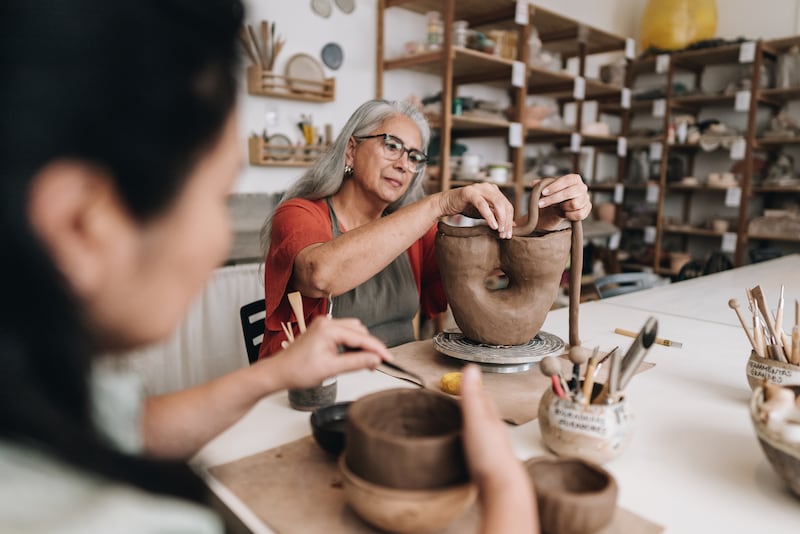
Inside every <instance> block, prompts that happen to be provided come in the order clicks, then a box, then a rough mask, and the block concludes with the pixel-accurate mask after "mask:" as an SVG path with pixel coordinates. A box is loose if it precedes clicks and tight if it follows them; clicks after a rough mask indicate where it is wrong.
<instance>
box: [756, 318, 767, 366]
mask: <svg viewBox="0 0 800 534" xmlns="http://www.w3.org/2000/svg"><path fill="white" fill-rule="evenodd" d="M753 341H754V342H755V347H756V349H755V350H756V354H758V355H759V356H761V357H762V358H766V357H767V343H766V341H764V328H763V326H762V325H761V320H760V319H759V318H758V315H757V314H756V315H753Z"/></svg>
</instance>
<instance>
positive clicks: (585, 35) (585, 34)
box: [578, 24, 589, 44]
mask: <svg viewBox="0 0 800 534" xmlns="http://www.w3.org/2000/svg"><path fill="white" fill-rule="evenodd" d="M578 42H579V43H583V44H586V43H588V42H589V27H588V26H586V24H579V25H578Z"/></svg>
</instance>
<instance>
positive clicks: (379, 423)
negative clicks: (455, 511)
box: [345, 388, 469, 490]
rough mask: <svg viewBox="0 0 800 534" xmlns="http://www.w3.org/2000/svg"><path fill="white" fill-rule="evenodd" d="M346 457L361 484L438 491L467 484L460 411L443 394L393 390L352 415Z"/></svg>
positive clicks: (360, 403)
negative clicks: (367, 482) (362, 482)
mask: <svg viewBox="0 0 800 534" xmlns="http://www.w3.org/2000/svg"><path fill="white" fill-rule="evenodd" d="M348 421H349V424H348V426H347V436H346V442H347V445H346V447H345V457H346V458H347V465H348V467H349V468H350V469H351V470H352V471H353V473H355V474H356V475H357V476H359V477H360V478H363V479H365V480H367V481H369V482H372V483H374V484H378V485H380V486H386V487H388V488H395V489H407V490H418V489H434V488H441V487H443V486H449V485H453V484H461V483H464V482H466V481H467V480H468V479H469V473H468V471H467V467H466V463H465V461H464V451H463V448H462V445H461V429H462V421H461V409H460V407H459V405H458V402H457V401H456V400H454V399H452V398H450V397H447V396H445V395H444V394H441V393H437V392H434V391H429V390H424V389H405V388H399V389H390V390H385V391H379V392H377V393H373V394H371V395H367V396H365V397H362V398H360V399H358V400H356V401H355V402H353V404H351V405H350V409H349V410H348Z"/></svg>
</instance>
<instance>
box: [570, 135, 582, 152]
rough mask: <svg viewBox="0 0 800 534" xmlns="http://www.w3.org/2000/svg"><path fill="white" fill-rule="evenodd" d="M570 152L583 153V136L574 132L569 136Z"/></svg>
mask: <svg viewBox="0 0 800 534" xmlns="http://www.w3.org/2000/svg"><path fill="white" fill-rule="evenodd" d="M569 150H570V152H580V151H581V134H579V133H577V132H572V133H571V134H570V136H569Z"/></svg>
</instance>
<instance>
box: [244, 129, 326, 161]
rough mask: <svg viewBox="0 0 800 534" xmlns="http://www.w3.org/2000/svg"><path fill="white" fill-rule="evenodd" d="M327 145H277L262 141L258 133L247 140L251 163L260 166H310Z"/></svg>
mask: <svg viewBox="0 0 800 534" xmlns="http://www.w3.org/2000/svg"><path fill="white" fill-rule="evenodd" d="M328 148H330V146H329V145H302V146H294V145H283V144H281V145H278V144H270V143H267V142H266V141H264V138H263V137H261V136H259V135H253V136H251V137H250V139H248V140H247V149H248V156H249V160H250V164H251V165H258V166H261V167H310V166H311V165H312V164H313V163H314V162H315V161H316V160H317V158H319V157H320V156H321V155H322V153H323V152H325V151H326V150H328Z"/></svg>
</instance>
